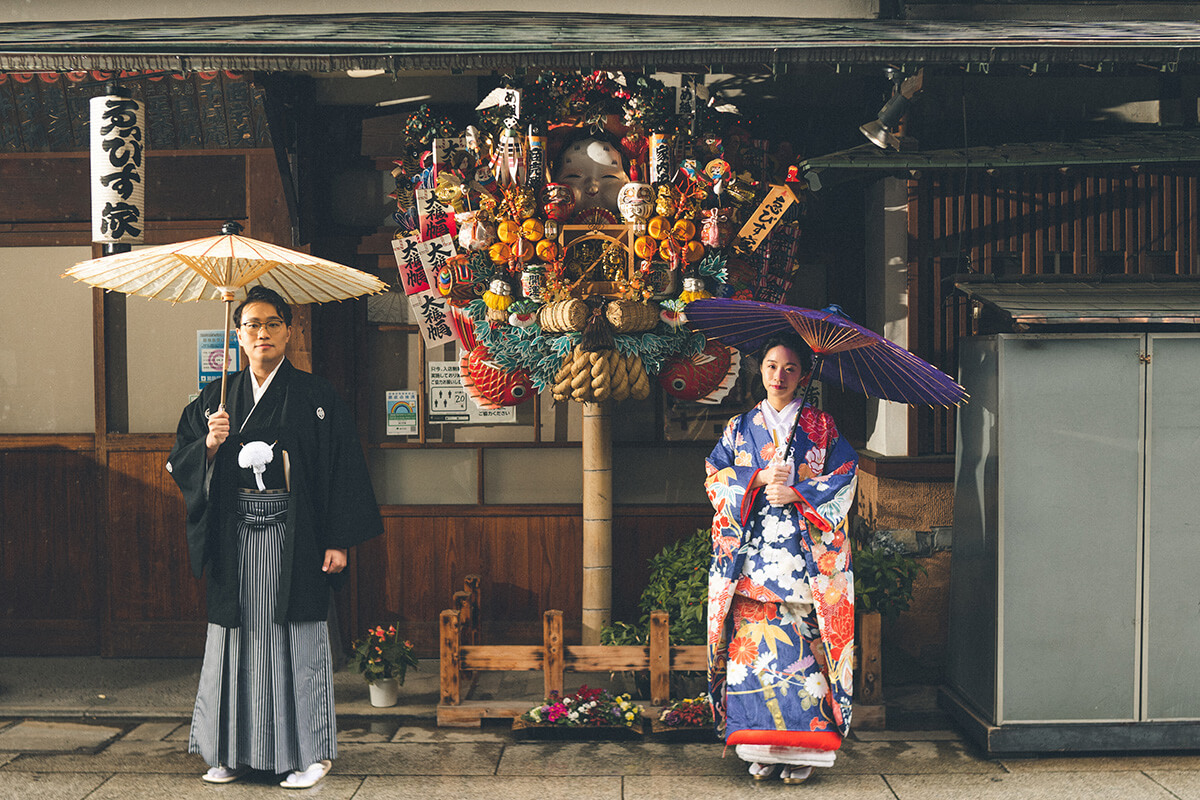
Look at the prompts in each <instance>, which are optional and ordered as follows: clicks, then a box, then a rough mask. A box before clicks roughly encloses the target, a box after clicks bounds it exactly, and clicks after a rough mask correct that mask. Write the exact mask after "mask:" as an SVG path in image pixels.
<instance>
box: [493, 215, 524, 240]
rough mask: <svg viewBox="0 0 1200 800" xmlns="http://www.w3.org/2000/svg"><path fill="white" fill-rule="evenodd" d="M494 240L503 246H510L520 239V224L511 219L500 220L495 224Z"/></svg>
mask: <svg viewBox="0 0 1200 800" xmlns="http://www.w3.org/2000/svg"><path fill="white" fill-rule="evenodd" d="M496 238H497V239H499V240H500V241H501V242H504V243H505V244H512V243H513V242H515V241H516V240H517V239H519V238H521V224H520V223H519V222H517V221H516V220H511V219H502V220H500V221H499V222H497V223H496Z"/></svg>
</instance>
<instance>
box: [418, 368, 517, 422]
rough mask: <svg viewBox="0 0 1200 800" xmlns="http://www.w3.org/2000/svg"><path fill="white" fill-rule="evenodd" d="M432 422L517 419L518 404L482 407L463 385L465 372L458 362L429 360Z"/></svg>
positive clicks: (507, 420) (429, 405)
mask: <svg viewBox="0 0 1200 800" xmlns="http://www.w3.org/2000/svg"><path fill="white" fill-rule="evenodd" d="M427 386H428V387H429V404H428V405H427V406H426V408H428V409H429V422H430V424H434V423H439V422H458V423H468V424H469V423H475V424H487V425H496V424H500V423H505V422H516V421H517V409H516V407H515V406H505V407H503V408H495V409H487V410H485V409H482V408H480V407H479V406H477V405H475V403H474V401H472V400H471V398H470V396H469V395H468V394H467V390H466V389H465V388H463V385H462V371H461V370H460V369H459V366H458V362H457V361H430V362H429V381H428V383H427Z"/></svg>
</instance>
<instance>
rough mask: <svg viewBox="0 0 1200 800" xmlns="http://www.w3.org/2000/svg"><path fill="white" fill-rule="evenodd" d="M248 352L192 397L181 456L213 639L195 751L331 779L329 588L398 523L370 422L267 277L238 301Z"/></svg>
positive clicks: (218, 769) (287, 781) (225, 768)
mask: <svg viewBox="0 0 1200 800" xmlns="http://www.w3.org/2000/svg"><path fill="white" fill-rule="evenodd" d="M233 316H234V323H235V325H236V326H237V333H238V343H239V344H240V345H241V346H242V349H244V350H245V351H246V354H247V360H248V361H249V366H248V368H247V369H245V370H243V371H242V372H239V373H237V374H235V375H231V376H229V381H228V391H227V396H228V398H227V403H226V405H221V404H220V397H221V392H220V381H214V382H213V383H210V384H209V385H208V386H206V387H205V388H204V390H203V391H202V392H201V393H200V396H199V397H198V398H197V399H196V400H194V401H193V402H192V403H191V404H189V405H188V406H187V408H185V409H184V410H183V415H182V417H181V418H180V420H179V428H178V430H177V432H176V440H175V447H174V449H173V450H172V451H171V455H170V458H169V460H168V462H167V470H168V471H169V472H170V473H171V475H172V477H174V478H175V481H176V483H178V484H179V488H180V489H181V490H182V491H183V495H184V500H185V501H186V503H187V524H188V548H189V552H190V556H191V561H192V569H193V571H194V572H195V574H196V577H200V576H201V574H202V573H204V572H207V582H206V585H205V588H206V597H207V602H208V621H209V625H208V639H207V643H206V645H205V650H204V663H203V666H202V667H201V671H200V688H199V690H198V691H197V693H196V708H195V711H194V713H193V715H192V731H191V737H190V740H189V743H188V751H189V752H192V753H199V754H200V755H201V756H202V757H203V758H204V760H205V761H206V762H207V763H208V764H209V765H211V767H212V769H210V770H209V771H208V772H207V773H205V774H204V775H203V776H202V777H203V779H204V780H205V781H207V782H209V783H229V782H231V781H235V780H238V779H239V778H241V777H243V776H244V775H245V774H246V773H247V772H248V771H249V770H251V769H256V770H264V771H267V772H273V773H276V774H282V773H288V774H287V776H286V777H285V778H284V780H283V782H282V784H281V785H283V786H284V787H287V788H293V789H300V788H307V787H309V786H312V785H313V784H315V783H316V782H317V781H319V780H321V779H322V778H323V777H324V776H325V774H326V773H328V772H329V769H330V767H331V766H332V761H333V759H334V758H335V757H336V756H337V724H336V722H335V719H334V699H333V669H332V664H331V651H330V644H329V630H328V626H327V624H326V619H327V615H328V613H329V597H330V596H329V590H330V587H331V586H336V585H337V584H338V583H339V582H340V580H341V579H342V578H344V577H345V576H344V575H343V574H341V573H342V571H343V570H344V569H345V567H346V561H347V549H348V548H349V547H351V546H353V545H355V544H358V543H360V542H362V541H365V540H366V539H369V538H371V537H373V536H377V535H379V534H380V533H382V532H383V526H382V523H381V521H380V518H379V507H378V505H377V504H376V502H375V496H374V492H373V491H372V489H371V482H370V479H369V477H368V475H367V469H366V463H365V461H364V459H363V454H362V448H361V446H360V445H359V441H358V434H357V432H356V430H355V428H354V424H353V422H352V421H351V419H350V415H349V412H348V410H347V409H346V407H345V404H344V403H343V402H342V401H341V399H340V398H339V397H338V396H337V393H336V392H334V390H333V387H331V386H330V385H329V384H328V383H327V382H326V381H325V380H323V379H321V378H318V377H316V376H314V375H310V374H309V373H307V372H301V371H300V370H298V369H296V368H295V367H293V366H292V364H291V362H289V361H288V360H287V359H286V358H285V357H284V353H285V350H286V348H287V343H288V341H289V339H290V337H291V331H292V327H291V323H292V311H291V308H290V307H289V306H288V304H287V303H286V302H284V300H283V298H282V297H280V296H279V295H278V294H277V293H275V292H273V291H271V290H270V289H265V288H263V287H261V286H255V287H253V288H251V289H250V291H249V292H248V293H247V295H246V300H245V302H243V303H242V304H241V305H239V306H238V307H237V309H236V310H235V311H234V315H233Z"/></svg>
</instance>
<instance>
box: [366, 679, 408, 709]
mask: <svg viewBox="0 0 1200 800" xmlns="http://www.w3.org/2000/svg"><path fill="white" fill-rule="evenodd" d="M367 690H368V691H369V692H370V693H371V705H373V706H375V707H376V708H388V707H389V706H394V705H396V701H398V700H399V699H400V682H399V681H398V680H396V679H395V678H380V679H379V680H377V681H373V682H372V683H368V684H367Z"/></svg>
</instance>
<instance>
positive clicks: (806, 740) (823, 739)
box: [725, 730, 842, 750]
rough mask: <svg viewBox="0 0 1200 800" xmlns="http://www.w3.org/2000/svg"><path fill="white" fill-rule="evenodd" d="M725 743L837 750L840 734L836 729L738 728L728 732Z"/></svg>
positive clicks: (840, 742) (840, 741)
mask: <svg viewBox="0 0 1200 800" xmlns="http://www.w3.org/2000/svg"><path fill="white" fill-rule="evenodd" d="M725 744H726V745H735V744H765V745H775V746H778V747H805V748H808V749H809V750H837V749H838V748H839V747H841V746H842V736H841V734H840V733H838V732H837V731H753V730H740V731H734V732H733V733H731V734H729V736H728V737H726V739H725Z"/></svg>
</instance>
